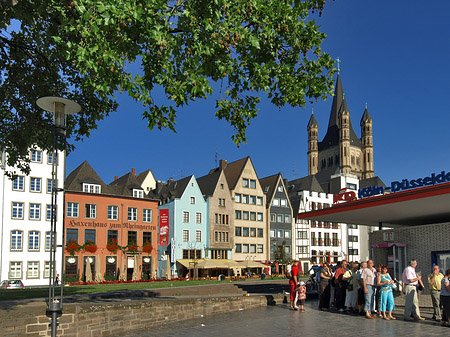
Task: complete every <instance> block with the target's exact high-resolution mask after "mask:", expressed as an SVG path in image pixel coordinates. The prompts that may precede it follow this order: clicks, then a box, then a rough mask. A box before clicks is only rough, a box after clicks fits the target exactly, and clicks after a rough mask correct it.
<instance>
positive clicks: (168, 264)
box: [166, 255, 172, 280]
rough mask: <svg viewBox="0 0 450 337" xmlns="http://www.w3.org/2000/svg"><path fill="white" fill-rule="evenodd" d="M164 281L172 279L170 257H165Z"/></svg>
mask: <svg viewBox="0 0 450 337" xmlns="http://www.w3.org/2000/svg"><path fill="white" fill-rule="evenodd" d="M166 279H168V280H171V279H172V271H171V270H170V256H169V255H167V260H166Z"/></svg>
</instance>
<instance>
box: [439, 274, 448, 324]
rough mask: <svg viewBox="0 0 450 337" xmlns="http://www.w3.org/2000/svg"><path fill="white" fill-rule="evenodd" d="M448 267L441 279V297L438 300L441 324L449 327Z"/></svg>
mask: <svg viewBox="0 0 450 337" xmlns="http://www.w3.org/2000/svg"><path fill="white" fill-rule="evenodd" d="M449 279H450V268H449V269H447V271H446V272H445V277H443V278H442V281H441V298H440V302H441V305H442V308H443V310H442V320H441V325H442V326H448V327H450V322H449V317H450V281H449Z"/></svg>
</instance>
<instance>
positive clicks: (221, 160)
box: [219, 159, 227, 170]
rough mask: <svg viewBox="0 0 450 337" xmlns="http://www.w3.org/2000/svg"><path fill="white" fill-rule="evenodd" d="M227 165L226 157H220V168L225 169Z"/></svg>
mask: <svg viewBox="0 0 450 337" xmlns="http://www.w3.org/2000/svg"><path fill="white" fill-rule="evenodd" d="M226 166H227V161H226V159H220V160H219V168H220V169H221V170H224V169H225V167H226Z"/></svg>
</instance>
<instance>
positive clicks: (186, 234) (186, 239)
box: [183, 229, 189, 242]
mask: <svg viewBox="0 0 450 337" xmlns="http://www.w3.org/2000/svg"><path fill="white" fill-rule="evenodd" d="M183 242H189V229H183Z"/></svg>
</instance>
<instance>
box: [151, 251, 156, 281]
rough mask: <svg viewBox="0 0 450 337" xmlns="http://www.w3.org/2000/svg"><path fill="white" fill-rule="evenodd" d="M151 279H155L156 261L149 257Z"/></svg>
mask: <svg viewBox="0 0 450 337" xmlns="http://www.w3.org/2000/svg"><path fill="white" fill-rule="evenodd" d="M151 266H152V267H151V268H152V279H154V280H155V279H156V260H155V257H154V256H152V257H151Z"/></svg>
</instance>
